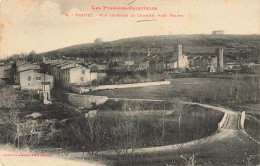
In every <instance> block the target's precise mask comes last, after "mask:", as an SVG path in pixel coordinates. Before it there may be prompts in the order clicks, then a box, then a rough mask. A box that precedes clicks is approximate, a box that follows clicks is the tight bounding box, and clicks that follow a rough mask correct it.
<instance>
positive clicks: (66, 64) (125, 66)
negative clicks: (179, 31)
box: [0, 32, 257, 103]
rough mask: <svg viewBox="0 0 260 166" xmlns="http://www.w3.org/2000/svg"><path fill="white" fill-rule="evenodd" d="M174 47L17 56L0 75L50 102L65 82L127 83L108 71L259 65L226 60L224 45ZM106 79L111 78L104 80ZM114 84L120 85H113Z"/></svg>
mask: <svg viewBox="0 0 260 166" xmlns="http://www.w3.org/2000/svg"><path fill="white" fill-rule="evenodd" d="M213 34H216V32H213ZM173 50H174V53H173V55H172V56H170V57H159V56H158V55H157V54H156V53H157V52H158V50H157V48H156V47H153V46H152V47H150V48H148V51H147V56H146V57H145V58H144V59H143V60H142V61H140V62H137V61H134V60H130V58H128V59H125V60H122V59H120V60H118V59H117V58H112V59H111V60H103V59H101V60H98V61H96V62H85V61H84V59H82V58H76V59H75V58H74V59H72V58H69V57H63V58H62V59H54V60H53V59H52V60H51V59H48V58H46V57H45V56H42V62H41V63H31V62H27V61H25V60H22V58H19V57H18V58H17V59H16V60H13V61H10V62H8V63H6V62H5V63H1V65H0V78H1V79H2V80H3V81H4V84H10V85H13V86H14V87H16V88H19V89H27V90H37V92H38V94H41V95H40V96H41V97H42V99H43V101H44V103H50V102H51V90H52V89H53V88H55V86H56V87H57V86H58V87H60V86H62V87H63V88H65V89H68V90H70V91H73V92H75V93H78V94H81V93H84V92H89V91H91V90H98V89H116V88H120V86H119V84H124V83H119V82H116V81H111V78H110V77H108V76H107V72H108V71H112V72H114V71H116V72H117V71H139V72H140V71H146V72H148V73H149V72H163V73H184V74H185V73H209V74H210V73H219V74H221V73H224V72H237V71H239V70H241V65H242V66H247V67H248V68H250V67H252V66H256V65H257V64H253V63H250V64H238V63H232V62H231V63H230V62H227V63H224V49H223V47H219V48H215V54H214V55H209V56H195V57H192V58H188V56H186V55H184V54H183V47H182V44H178V45H177V46H174V47H173ZM115 75H116V74H115ZM104 79H106V80H110V81H104ZM100 82H101V83H100ZM144 82H146V83H145V84H142V85H141V84H140V85H137V86H149V84H150V82H149V81H144ZM134 83H135V84H138V83H141V82H138V81H137V82H134ZM134 83H132V82H131V83H130V84H129V86H128V85H124V86H122V87H121V88H126V87H133V86H134V85H133V84H134ZM100 84H101V85H103V87H101V85H100ZM113 84H114V85H117V86H113ZM125 84H126V83H125ZM159 84H160V83H158V85H159ZM162 84H164V83H162ZM106 85H110V86H106ZM99 86H100V87H99ZM137 86H135V87H137Z"/></svg>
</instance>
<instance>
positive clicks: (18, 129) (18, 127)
mask: <svg viewBox="0 0 260 166" xmlns="http://www.w3.org/2000/svg"><path fill="white" fill-rule="evenodd" d="M19 133H20V123H19V122H18V125H17V141H18V144H17V146H18V149H19V147H20V140H19Z"/></svg>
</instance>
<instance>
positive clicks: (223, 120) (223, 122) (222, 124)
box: [218, 112, 228, 130]
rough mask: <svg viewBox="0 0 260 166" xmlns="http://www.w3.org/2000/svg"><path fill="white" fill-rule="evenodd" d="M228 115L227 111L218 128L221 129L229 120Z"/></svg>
mask: <svg viewBox="0 0 260 166" xmlns="http://www.w3.org/2000/svg"><path fill="white" fill-rule="evenodd" d="M227 115H228V114H227V112H225V114H224V116H223V118H222V120H221V121H220V122H219V124H218V130H220V129H222V128H223V127H224V124H225V122H226V121H227V117H228V116H227Z"/></svg>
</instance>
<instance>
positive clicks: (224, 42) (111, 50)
mask: <svg viewBox="0 0 260 166" xmlns="http://www.w3.org/2000/svg"><path fill="white" fill-rule="evenodd" d="M178 44H182V46H183V54H185V55H187V56H188V57H189V58H192V57H194V56H198V55H202V56H213V55H214V52H215V48H217V47H224V58H225V60H228V61H233V60H235V61H241V60H242V61H245V62H256V63H259V60H260V58H259V57H260V56H259V46H260V35H204V34H199V35H174V36H172V35H171V36H145V37H135V38H125V39H120V40H115V41H111V42H98V43H87V44H80V45H74V46H70V47H65V48H61V49H57V50H53V51H49V52H45V53H41V54H39V55H44V56H46V57H50V58H52V59H56V58H61V57H63V56H66V57H79V58H84V59H85V60H86V61H94V60H111V59H119V60H135V61H137V62H138V61H141V60H143V59H144V57H145V56H147V50H148V48H150V49H151V53H152V54H154V55H158V56H164V57H169V56H172V55H173V53H174V51H176V48H175V47H176V46H177V45H178Z"/></svg>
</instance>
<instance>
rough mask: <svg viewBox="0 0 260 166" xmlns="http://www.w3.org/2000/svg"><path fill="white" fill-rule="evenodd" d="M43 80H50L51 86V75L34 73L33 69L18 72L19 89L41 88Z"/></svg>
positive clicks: (51, 84) (51, 85)
mask: <svg viewBox="0 0 260 166" xmlns="http://www.w3.org/2000/svg"><path fill="white" fill-rule="evenodd" d="M43 82H50V88H52V87H53V76H51V75H47V74H43V73H36V72H35V71H34V70H27V71H23V72H20V86H21V89H34V90H37V89H41V88H42V83H43Z"/></svg>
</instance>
